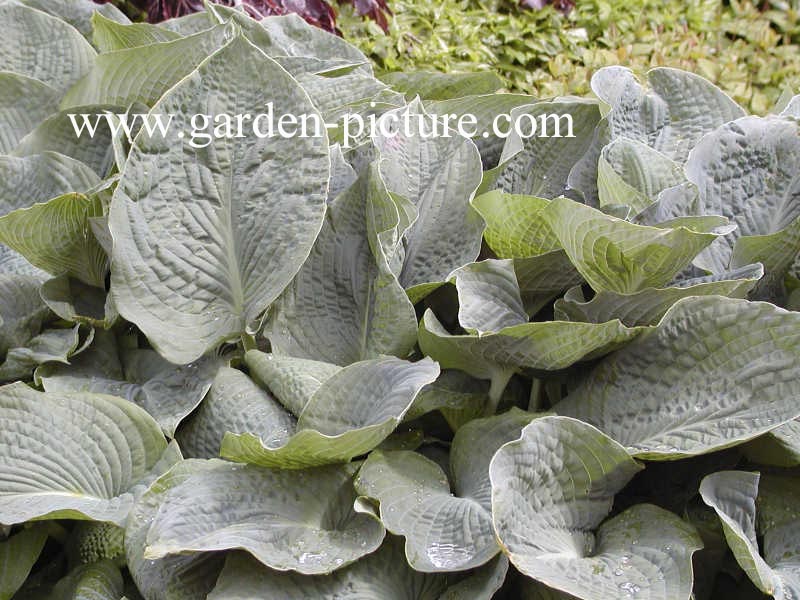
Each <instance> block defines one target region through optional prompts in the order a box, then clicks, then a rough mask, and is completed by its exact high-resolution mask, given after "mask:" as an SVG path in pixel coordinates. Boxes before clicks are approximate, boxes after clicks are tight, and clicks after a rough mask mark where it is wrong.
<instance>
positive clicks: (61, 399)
mask: <svg viewBox="0 0 800 600" xmlns="http://www.w3.org/2000/svg"><path fill="white" fill-rule="evenodd" d="M0 421H2V429H3V430H4V431H5V432H6V434H5V435H4V437H3V440H2V442H0V474H2V477H0V481H1V482H2V483H0V523H6V524H11V523H22V522H24V521H29V520H31V519H35V518H42V517H49V518H73V519H74V518H78V519H93V520H99V521H111V522H115V523H119V524H121V523H124V521H125V518H126V517H127V514H128V511H129V509H130V507H131V505H132V503H133V496H132V494H131V493H130V491H129V490H130V489H131V487H133V486H134V484H136V482H137V481H138V480H140V479H142V478H143V477H144V476H145V475H146V474H147V472H148V470H149V469H150V468H151V467H152V466H153V465H154V464H155V463H156V461H157V460H158V458H159V456H160V455H161V453H162V451H163V450H164V448H165V447H166V442H165V440H164V437H163V435H162V434H161V431H160V430H159V428H158V426H157V425H156V423H155V421H153V419H152V418H151V417H150V416H148V415H147V414H146V413H145V412H144V411H143V410H142V409H140V408H138V407H137V406H135V405H134V404H132V403H130V402H127V401H125V400H121V399H119V398H115V397H113V396H104V395H99V394H86V393H84V394H55V393H52V394H50V393H43V392H37V391H35V390H33V389H31V388H29V387H28V386H26V385H24V384H22V383H14V384H10V385H7V386H3V387H2V388H0ZM53 422H57V423H58V427H56V428H54V427H53Z"/></svg>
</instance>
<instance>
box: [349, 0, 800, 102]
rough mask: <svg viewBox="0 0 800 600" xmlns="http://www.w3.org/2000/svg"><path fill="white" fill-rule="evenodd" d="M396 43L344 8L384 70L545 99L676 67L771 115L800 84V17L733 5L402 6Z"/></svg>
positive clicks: (353, 30) (488, 2) (585, 0)
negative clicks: (457, 74)
mask: <svg viewBox="0 0 800 600" xmlns="http://www.w3.org/2000/svg"><path fill="white" fill-rule="evenodd" d="M391 6H392V9H393V10H394V13H395V16H394V19H393V22H392V24H391V29H390V34H389V35H388V36H385V35H383V33H382V32H381V31H380V29H379V28H378V27H376V26H375V24H374V23H369V22H364V21H362V20H361V19H360V18H358V17H354V16H353V15H352V12H351V11H348V10H347V9H343V11H342V14H341V15H340V18H339V24H340V27H341V29H342V32H343V34H344V36H345V38H346V39H348V40H349V41H351V42H353V43H354V44H356V45H358V46H359V47H360V48H361V49H362V50H363V51H364V52H365V53H366V54H367V55H368V56H370V57H371V58H372V59H373V60H374V61H375V62H376V64H377V66H378V68H379V69H382V70H384V71H397V70H410V69H428V70H430V69H432V70H438V71H445V72H453V71H474V70H480V69H491V70H494V71H497V72H498V73H500V75H502V76H503V77H504V78H505V79H506V81H507V83H508V88H509V89H510V90H512V91H521V92H525V93H530V94H533V95H534V96H538V97H550V96H557V95H565V94H577V95H582V94H585V93H587V92H588V91H589V78H590V77H591V75H592V73H593V72H594V71H596V70H597V69H599V68H601V67H604V66H607V65H617V64H620V65H625V66H627V67H630V68H631V69H633V70H634V71H636V72H637V73H642V72H644V71H646V70H647V69H649V68H651V67H655V66H673V67H679V68H682V69H686V70H689V71H693V72H695V73H699V74H701V75H703V76H704V77H707V78H708V79H710V80H711V81H713V82H715V83H717V84H718V85H719V86H720V87H722V88H723V89H724V90H725V91H726V92H728V93H729V94H731V95H732V96H733V97H734V98H735V99H736V100H737V101H738V102H740V103H741V104H744V105H746V106H748V107H749V108H750V109H751V110H752V111H753V112H756V113H764V112H766V110H767V109H768V108H769V107H770V106H772V105H773V104H774V103H775V100H776V99H777V98H778V97H779V96H780V94H781V93H782V91H783V90H784V89H785V88H787V87H788V88H791V89H792V90H793V91H794V90H796V89H797V87H798V85H800V52H798V50H799V49H798V45H797V42H798V34H800V18H799V17H798V12H797V11H796V10H795V9H792V8H790V7H788V6H787V7H783V8H780V7H776V8H775V9H773V10H769V11H766V12H761V11H759V10H758V9H757V8H756V7H755V6H754V5H753V3H752V2H749V1H743V2H739V1H737V0H732V1H731V3H730V5H726V6H723V4H722V2H721V1H719V0H695V1H693V2H684V1H683V0H667V1H663V0H634V1H631V0H580V1H579V2H578V3H577V7H576V9H575V10H574V11H572V12H571V13H570V14H569V15H566V16H565V15H563V14H561V13H559V12H558V11H556V10H554V9H552V8H550V7H548V8H545V9H543V10H540V11H534V10H522V9H519V8H517V6H516V3H513V2H510V1H504V0H443V1H442V2H419V1H417V0H394V1H393V2H392V3H391Z"/></svg>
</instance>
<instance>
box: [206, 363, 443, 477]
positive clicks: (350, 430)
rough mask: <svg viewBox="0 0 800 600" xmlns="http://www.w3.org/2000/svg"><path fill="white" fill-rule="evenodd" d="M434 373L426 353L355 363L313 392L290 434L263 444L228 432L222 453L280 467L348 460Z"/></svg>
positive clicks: (368, 446)
mask: <svg viewBox="0 0 800 600" xmlns="http://www.w3.org/2000/svg"><path fill="white" fill-rule="evenodd" d="M438 375H439V366H438V365H437V364H436V363H434V362H433V361H431V360H430V359H429V358H425V359H423V360H422V361H420V362H417V363H410V362H406V361H404V360H400V359H398V358H380V359H373V360H370V361H362V362H358V363H354V364H352V365H350V366H348V367H345V368H344V369H342V370H341V371H339V372H337V373H336V374H335V375H333V376H332V377H330V378H329V379H327V380H326V381H325V382H324V383H323V384H322V385H321V386H320V388H319V389H318V390H317V391H316V392H315V393H314V394H313V395H312V396H311V398H310V399H309V401H308V403H307V404H306V406H305V408H304V409H303V411H302V412H301V413H300V417H299V419H298V421H297V430H296V432H290V433H292V435H291V437H289V438H288V440H284V439H273V440H272V441H273V444H274V445H267V443H266V442H267V440H262V439H260V438H259V437H258V436H257V435H253V434H251V433H244V434H241V435H237V434H235V433H228V434H226V435H225V438H224V439H223V441H222V449H221V451H220V454H221V455H222V456H223V457H224V458H228V459H230V460H235V461H238V462H247V463H251V464H257V465H261V466H265V467H278V468H284V469H287V468H288V469H302V468H305V467H309V466H317V465H324V464H330V463H339V462H348V461H350V460H351V459H352V458H354V457H356V456H359V455H361V454H366V453H367V452H369V451H370V450H372V449H373V448H375V447H376V446H377V445H378V444H380V443H381V442H382V441H383V440H384V439H386V438H387V437H388V436H389V435H390V434H391V433H392V432H393V431H394V430H395V428H396V427H397V425H398V424H399V423H400V421H401V420H402V419H403V417H404V416H405V414H406V412H407V411H408V410H409V408H411V405H412V403H413V402H414V399H415V398H416V397H417V394H418V393H419V391H420V390H421V389H422V388H423V387H424V386H425V385H427V384H429V383H432V382H433V381H435V380H436V377H437V376H438ZM281 443H283V445H281Z"/></svg>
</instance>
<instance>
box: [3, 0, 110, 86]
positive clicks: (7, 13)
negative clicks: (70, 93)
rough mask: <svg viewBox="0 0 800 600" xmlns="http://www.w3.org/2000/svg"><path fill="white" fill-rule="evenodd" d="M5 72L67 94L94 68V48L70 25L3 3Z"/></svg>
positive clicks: (19, 6) (39, 13)
mask: <svg viewBox="0 0 800 600" xmlns="http://www.w3.org/2000/svg"><path fill="white" fill-rule="evenodd" d="M0 21H2V22H3V24H4V31H5V33H4V35H3V38H2V41H0V63H2V64H3V70H4V71H10V72H12V73H18V74H20V75H26V76H28V77H32V78H33V79H38V80H40V81H42V82H44V83H46V84H47V85H49V86H51V87H52V88H54V89H55V90H57V91H58V92H59V93H62V94H63V93H64V92H65V91H66V90H67V88H68V87H69V86H71V85H72V84H73V83H75V81H77V80H78V79H80V78H81V77H82V76H83V75H84V73H86V72H87V71H88V70H89V68H90V67H91V64H92V62H93V61H94V57H95V51H94V49H93V48H92V47H91V46H90V45H89V42H87V41H86V40H85V39H84V38H83V36H82V35H81V34H80V33H78V31H76V30H75V29H74V28H73V27H72V26H71V25H69V24H67V23H65V22H64V21H62V20H61V19H57V18H55V17H52V16H50V15H48V14H46V13H44V12H42V11H40V10H36V9H33V8H29V7H27V6H24V5H22V4H18V3H16V2H10V3H5V4H2V5H0Z"/></svg>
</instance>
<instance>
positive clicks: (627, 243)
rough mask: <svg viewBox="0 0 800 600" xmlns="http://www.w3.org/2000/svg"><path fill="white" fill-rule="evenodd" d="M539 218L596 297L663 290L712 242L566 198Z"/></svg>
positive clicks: (682, 229)
mask: <svg viewBox="0 0 800 600" xmlns="http://www.w3.org/2000/svg"><path fill="white" fill-rule="evenodd" d="M541 218H542V219H544V221H545V222H547V223H548V224H549V225H550V227H551V229H552V231H553V232H554V233H555V235H556V237H558V239H559V242H560V243H561V246H562V247H563V248H564V251H565V252H566V253H567V254H568V255H569V257H570V260H571V261H572V263H573V264H574V265H575V268H576V269H577V270H578V271H579V272H580V273H581V275H583V276H584V278H586V281H587V282H588V283H589V284H590V285H591V286H592V287H593V288H594V289H595V291H598V292H600V291H603V290H608V291H612V292H618V293H621V294H630V293H633V292H637V291H639V290H642V289H644V288H647V287H659V286H662V285H664V284H666V283H668V282H669V281H670V280H671V279H672V277H673V276H674V275H675V274H676V273H678V271H680V270H681V269H683V268H684V267H685V266H687V265H688V264H689V262H690V261H691V260H692V259H693V258H694V257H695V256H696V255H697V253H698V252H700V251H701V250H702V249H703V248H705V247H706V246H708V245H709V244H710V243H711V242H712V241H714V239H716V235H714V234H710V233H697V232H694V231H690V230H689V229H687V228H685V227H677V228H675V229H661V228H655V227H647V226H644V225H634V224H633V223H629V222H627V221H624V220H622V219H617V218H615V217H612V216H609V215H606V214H604V213H602V212H600V211H599V210H596V209H594V208H591V207H589V206H586V205H584V204H579V203H577V202H573V201H572V200H568V199H567V198H557V199H555V200H553V201H552V202H550V204H549V205H548V206H547V207H546V208H545V209H543V210H542V212H541Z"/></svg>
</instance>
